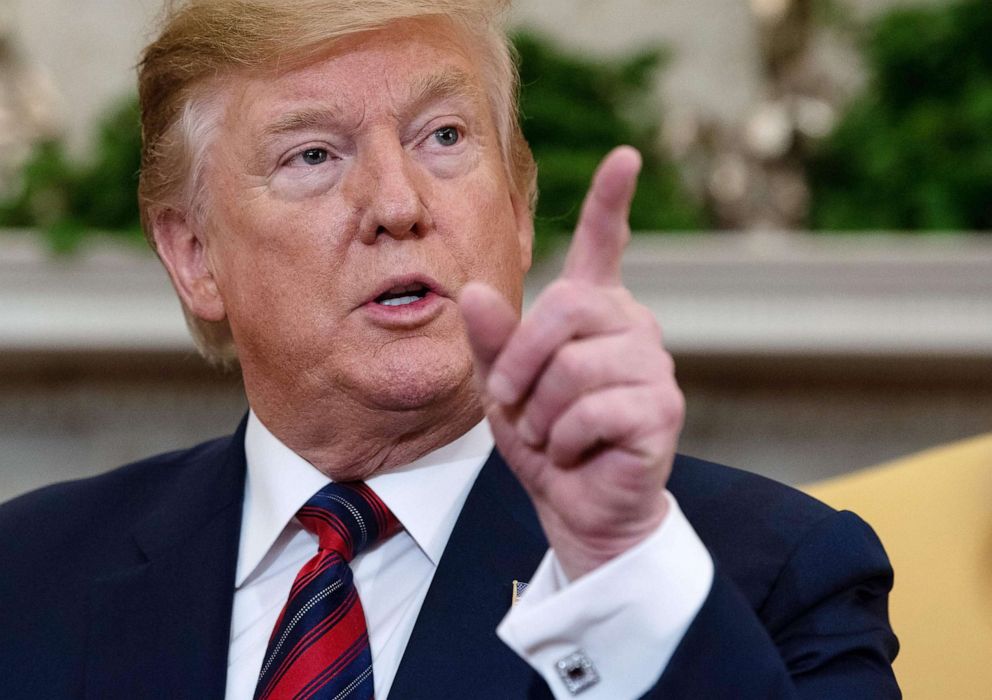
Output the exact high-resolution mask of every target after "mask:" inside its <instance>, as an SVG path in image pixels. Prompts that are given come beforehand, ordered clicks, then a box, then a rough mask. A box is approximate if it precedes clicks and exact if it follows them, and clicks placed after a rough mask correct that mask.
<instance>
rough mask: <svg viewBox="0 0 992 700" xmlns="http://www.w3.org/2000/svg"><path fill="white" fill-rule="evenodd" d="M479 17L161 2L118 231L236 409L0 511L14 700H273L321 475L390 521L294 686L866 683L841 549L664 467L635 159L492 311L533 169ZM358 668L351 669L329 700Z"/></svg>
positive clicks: (417, 4)
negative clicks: (556, 258)
mask: <svg viewBox="0 0 992 700" xmlns="http://www.w3.org/2000/svg"><path fill="white" fill-rule="evenodd" d="M501 5H502V3H500V2H495V1H488V2H487V1H485V0H475V1H474V2H451V1H450V0H367V1H366V2H360V3H355V2H333V1H331V0H307V1H302V2H301V1H297V2H285V1H282V2H280V1H278V0H253V1H252V2H244V1H243V0H211V1H207V0H200V1H196V0H193V1H191V2H187V3H184V4H183V5H181V6H179V7H177V8H173V9H172V11H171V13H170V14H169V15H168V17H167V18H166V21H165V27H164V30H163V32H162V34H161V35H160V37H159V38H158V39H157V40H156V42H155V43H153V44H152V45H151V46H150V47H149V48H148V49H147V50H146V52H145V56H144V59H143V62H142V65H141V75H140V87H141V102H142V119H143V127H144V161H143V170H142V181H141V199H142V211H143V218H144V222H145V227H146V231H147V232H148V233H149V236H150V239H151V241H152V244H153V246H154V247H155V249H156V251H157V252H158V254H159V256H160V258H161V259H162V262H163V263H164V265H165V267H166V268H167V270H168V272H169V274H170V276H171V278H172V281H173V283H174V286H175V288H176V291H177V293H178V295H179V298H180V300H181V301H182V304H183V308H184V310H185V312H186V314H187V318H188V319H189V321H190V324H191V327H192V329H193V332H194V335H195V336H196V338H197V340H198V342H199V344H200V346H201V348H202V349H203V350H204V352H205V354H207V355H208V357H211V358H213V359H215V360H230V359H232V358H233V357H236V359H237V362H238V364H239V365H240V368H241V372H242V374H243V376H244V384H245V391H246V394H247V397H248V402H249V405H250V407H251V412H250V414H249V416H248V418H247V419H246V421H245V422H244V423H243V424H242V426H241V427H240V428H239V430H238V432H236V433H235V435H234V436H232V437H230V438H227V439H224V440H220V441H215V442H213V443H207V444H206V445H203V446H200V447H198V448H194V449H193V450H191V451H186V452H180V453H175V454H171V455H164V456H160V457H156V458H152V459H150V460H147V461H146V462H144V463H139V464H137V465H131V466H129V467H126V468H124V469H123V470H119V471H117V472H113V473H111V474H109V475H106V476H103V477H98V478H97V479H95V480H90V481H87V482H81V483H77V484H69V485H61V486H56V487H53V488H50V489H47V490H44V491H42V492H39V493H36V494H32V495H28V496H26V497H24V498H21V499H19V500H18V501H15V502H13V503H11V504H8V505H7V506H6V507H5V509H4V510H3V512H2V513H0V531H2V532H3V533H4V549H5V551H4V561H5V575H4V583H3V584H2V586H3V588H2V589H0V600H3V605H4V606H5V610H4V616H5V625H4V627H5V629H4V637H3V640H2V647H0V650H2V654H0V658H2V659H4V664H5V665H6V669H5V671H6V672H5V674H4V676H5V678H8V679H16V681H15V682H14V683H8V686H9V687H8V691H9V692H12V693H13V696H14V697H46V698H59V697H99V698H108V697H196V698H201V697H216V698H220V697H227V698H246V697H251V696H252V695H253V693H255V694H256V695H255V696H256V697H289V696H291V695H294V694H296V693H297V690H293V691H292V692H286V693H285V694H280V693H281V692H282V691H280V690H279V683H280V682H281V680H280V679H281V678H282V676H280V677H279V678H276V679H275V680H271V679H270V678H269V675H270V673H269V668H270V666H271V665H272V664H273V663H274V661H273V660H274V659H276V661H275V664H276V665H277V666H279V667H280V668H283V666H282V664H283V663H284V662H283V661H282V660H281V659H282V657H281V656H280V654H281V653H283V646H284V642H285V640H286V639H289V638H290V636H289V635H291V634H295V633H297V632H299V628H300V627H302V626H303V623H302V622H299V621H300V620H302V619H303V618H304V617H305V616H306V615H307V614H309V612H310V611H311V610H312V609H313V606H315V605H318V604H319V603H320V600H318V599H319V598H321V597H322V596H324V595H325V594H328V591H331V590H332V589H334V590H337V587H339V586H342V585H345V586H350V584H347V583H346V584H341V583H340V581H336V582H335V583H333V584H330V585H329V586H328V588H327V589H325V590H324V591H322V592H321V593H320V595H317V596H315V597H314V598H313V599H311V600H309V601H308V602H307V603H306V604H305V605H303V606H302V607H299V608H298V610H297V612H295V613H294V612H293V611H294V607H293V606H294V605H295V604H296V602H297V601H298V593H299V591H300V590H304V589H305V586H306V585H309V583H310V582H311V581H313V580H315V577H318V576H322V575H323V574H324V572H325V570H326V569H325V568H322V567H324V564H321V563H320V562H321V561H323V560H319V556H321V555H319V554H318V558H314V559H311V557H312V556H313V555H314V550H315V549H318V546H319V549H320V551H326V550H327V548H326V546H325V543H324V539H323V535H320V536H319V537H318V536H317V535H316V534H311V531H310V530H309V529H306V530H305V529H304V528H303V527H302V526H301V524H302V523H306V522H308V521H310V520H314V519H318V520H319V518H320V517H322V516H319V515H315V514H316V513H317V511H318V510H319V509H318V508H317V507H316V506H315V505H314V503H316V501H315V500H314V499H315V498H317V496H314V494H315V492H318V496H320V495H321V494H324V493H326V492H325V490H324V488H323V487H325V485H326V484H327V482H328V481H331V480H333V481H334V482H359V481H363V482H365V484H366V485H365V486H357V485H356V486H355V487H354V488H355V489H358V490H361V491H362V492H363V493H366V494H368V493H374V494H375V495H372V496H369V499H371V500H370V502H372V503H373V507H374V508H378V509H379V510H377V511H376V512H377V513H379V515H380V516H382V518H381V520H380V519H379V517H378V516H377V518H376V519H377V521H378V522H379V525H380V527H379V529H384V530H389V529H391V528H390V526H388V525H387V518H386V515H385V512H386V511H385V509H386V508H387V507H388V509H389V510H391V511H392V513H393V514H395V516H396V518H397V519H398V522H399V526H398V527H399V528H400V530H401V531H400V532H399V533H398V534H396V535H393V536H392V537H390V538H388V539H386V540H385V541H384V542H381V543H379V544H377V545H373V546H371V547H370V548H369V549H368V550H367V551H365V552H363V553H362V554H359V555H358V556H357V557H355V558H354V560H353V561H351V564H350V567H349V566H347V565H345V566H344V567H343V568H342V569H341V570H342V571H343V572H345V573H343V574H342V576H350V574H349V573H347V572H351V571H353V572H354V579H355V583H356V586H357V591H356V592H357V597H358V598H360V600H361V608H359V611H362V610H364V613H363V614H360V615H359V618H363V619H362V620H361V622H367V630H368V634H367V642H368V644H369V645H370V649H367V648H366V641H365V640H366V636H365V630H366V627H365V625H364V624H358V625H357V626H355V627H354V629H352V630H351V631H352V634H353V637H349V640H351V641H349V642H348V643H347V644H345V647H346V648H345V649H343V650H342V651H341V652H340V653H342V654H344V656H341V657H340V658H342V659H344V658H345V657H347V660H348V661H347V663H345V661H341V662H340V664H339V663H338V658H339V657H338V656H335V655H333V654H332V655H330V656H329V659H328V660H327V661H326V665H327V668H328V669H331V670H330V671H328V673H327V674H324V675H321V674H323V671H324V670H326V669H323V664H322V665H321V669H318V670H319V671H320V673H317V674H316V675H315V676H313V677H309V676H307V677H304V676H303V675H301V674H299V673H296V671H297V670H298V667H296V666H294V665H293V664H295V663H296V656H294V654H296V650H297V647H296V646H295V645H290V646H293V650H294V651H293V653H291V654H290V657H292V658H290V659H289V660H288V661H285V664H286V666H285V668H288V669H290V671H289V673H288V675H289V676H293V677H294V679H295V680H296V681H299V685H298V686H295V688H297V689H299V690H298V692H299V694H298V695H296V696H298V697H345V696H350V697H368V696H369V694H370V693H371V691H372V688H373V686H374V689H375V692H376V694H377V695H379V696H380V697H384V696H386V695H387V694H389V695H390V696H391V697H397V698H411V697H424V698H427V697H431V698H433V697H473V698H516V697H549V696H551V695H554V696H555V697H559V698H561V697H570V696H571V695H572V694H576V693H581V694H582V696H583V697H585V698H625V697H631V698H633V697H638V696H641V695H643V694H653V695H654V696H657V697H694V698H695V697H705V698H711V697H713V698H718V697H745V698H759V697H761V698H764V697H796V696H801V697H811V698H812V697H815V698H824V697H838V698H840V697H843V698H851V697H873V698H877V697H895V696H897V695H898V689H897V688H896V686H895V683H894V680H893V678H892V675H891V671H890V668H889V663H890V661H891V658H892V656H893V655H894V653H895V640H894V637H893V636H892V634H891V631H890V630H889V627H888V623H887V617H886V608H885V601H886V595H887V591H888V588H889V586H890V584H891V573H890V571H889V568H888V563H887V561H886V559H885V555H884V553H883V552H882V550H881V547H880V545H879V544H878V542H877V540H876V539H875V538H874V536H873V534H872V533H871V531H870V530H869V529H868V528H867V527H866V526H864V524H863V523H861V522H860V521H859V520H857V519H856V518H854V517H853V516H850V515H849V514H848V515H845V514H837V513H835V512H833V511H831V510H829V509H827V508H826V507H825V506H821V505H819V504H817V503H815V502H812V501H810V500H808V499H805V497H803V496H800V495H798V494H796V493H795V492H793V491H791V490H788V489H785V488H784V487H779V486H776V485H773V484H770V483H768V482H766V481H764V480H760V479H758V478H756V477H751V476H747V475H744V474H742V473H739V472H735V471H732V470H729V469H726V468H722V467H717V466H715V465H708V464H705V463H701V462H697V461H693V460H689V459H686V458H682V457H679V458H676V457H675V447H676V440H677V436H678V432H679V429H680V426H681V422H682V414H683V408H682V397H681V394H680V393H679V390H678V387H677V385H676V383H675V380H674V376H673V370H672V364H671V360H670V358H669V357H668V355H667V354H666V353H665V352H664V349H663V347H662V344H661V339H660V333H659V331H658V328H657V326H656V325H655V323H654V320H653V319H652V317H651V315H650V313H649V312H648V311H647V310H645V309H644V308H643V307H641V306H640V305H638V304H637V303H636V301H635V300H634V299H633V298H632V297H631V296H630V294H629V293H627V292H626V291H625V290H624V289H623V287H622V286H621V283H620V279H619V274H618V270H619V264H620V257H621V253H622V249H623V247H624V243H625V241H626V239H627V237H628V235H629V231H628V227H627V223H626V215H627V209H628V206H629V202H630V198H631V196H632V193H633V190H634V184H635V179H636V174H637V170H638V168H639V157H638V155H637V154H636V152H634V151H633V150H632V149H629V148H620V149H617V150H616V151H614V152H613V153H612V154H610V155H609V156H608V157H607V158H606V160H605V161H604V163H603V164H602V166H601V167H600V169H599V171H598V172H597V174H596V176H595V178H594V181H593V184H592V187H591V190H590V193H589V195H588V198H587V201H586V203H585V205H584V208H583V212H582V217H581V222H580V224H579V226H578V228H577V230H576V232H575V236H574V239H573V241H572V244H571V248H570V251H569V256H568V261H567V264H566V267H565V271H564V273H563V275H562V277H561V278H560V279H559V280H558V281H557V282H555V283H554V284H553V285H551V287H549V288H548V289H547V290H546V291H545V292H544V294H543V295H542V296H541V297H540V299H538V300H537V301H536V302H535V304H534V305H533V308H532V309H531V310H530V311H529V313H528V314H527V315H526V316H525V317H524V318H523V319H522V320H521V319H520V318H519V309H520V305H521V297H522V279H523V276H524V273H525V272H526V270H527V268H528V267H529V265H530V257H531V238H532V233H533V231H532V222H531V216H532V203H533V198H534V168H533V162H532V159H531V156H530V154H529V151H528V149H527V147H526V144H525V143H524V142H523V139H522V137H521V135H520V132H519V128H518V126H517V124H516V116H515V104H514V91H515V86H514V78H513V66H512V61H511V60H510V54H509V51H508V49H507V46H506V43H505V37H504V34H503V31H502V29H501V27H500V25H499V22H498V20H499V11H500V9H501ZM483 417H485V421H482V419H483ZM480 421H482V422H480ZM493 439H495V451H494V452H493V454H492V456H489V452H490V450H491V448H492V446H493ZM673 464H674V467H673ZM366 487H367V488H368V489H371V491H370V492H369V491H367V490H366ZM334 498H338V496H334ZM328 499H330V497H328ZM376 499H381V503H379V501H377V500H376ZM304 504H306V505H305V506H304ZM366 505H367V503H366ZM301 506H303V508H302V509H301ZM297 511H299V514H298V516H297V517H296V518H294V514H297ZM321 512H322V511H321ZM683 513H684V514H683ZM687 516H688V517H687ZM333 517H334V518H336V517H337V516H333ZM358 520H359V522H361V519H360V518H359V519H358ZM335 522H337V521H335ZM690 523H691V524H690ZM308 527H309V526H308ZM367 534H368V533H367V532H366V531H365V530H363V531H362V533H361V538H362V540H363V541H364V540H365V539H366V535H367ZM318 541H319V545H318ZM711 553H712V554H711ZM350 554H351V553H349V554H348V555H342V556H343V557H344V558H345V559H347V558H348V557H349V556H350ZM308 560H309V561H308ZM314 562H317V563H316V564H315V563H314ZM538 564H540V566H539V567H538ZM334 566H335V567H337V566H339V563H337V562H336V563H335V564H334ZM301 567H302V568H301ZM535 568H537V571H536V572H535ZM8 572H9V575H8ZM297 572H300V573H299V575H298V574H297ZM515 579H522V580H527V579H529V582H530V586H529V588H527V590H526V592H524V593H523V595H522V597H521V599H520V602H519V604H518V605H516V606H515V607H513V608H512V610H511V609H510V605H511V597H512V596H511V594H514V595H515V594H517V593H519V591H520V587H519V586H517V585H516V584H514V583H513V582H514V580H515ZM341 580H344V579H341ZM287 596H288V598H289V600H288V602H287ZM284 604H285V605H286V608H285V612H281V611H282V610H283V605H284ZM353 605H354V600H352V601H351V602H350V603H349V606H353ZM342 609H344V608H342ZM354 609H355V608H354V607H348V608H347V610H348V611H353V610H354ZM343 614H344V613H342V615H343ZM349 614H350V612H349ZM331 617H333V615H331ZM327 619H330V618H327ZM349 619H350V618H349ZM7 620H9V622H7ZM317 622H318V624H317V626H316V628H315V629H314V631H312V632H311V631H309V630H308V631H306V633H305V634H304V642H306V643H309V642H308V641H307V640H310V641H313V640H318V641H319V640H322V639H324V638H325V637H324V635H325V634H326V635H334V634H335V630H334V625H331V624H330V623H327V621H326V619H325V618H321V619H320V620H318V621H317ZM349 624H351V623H349ZM497 626H499V631H498V634H499V636H498V637H497V629H496V628H497ZM317 628H319V629H317ZM349 629H351V628H349ZM355 640H357V641H355ZM501 640H502V641H501ZM304 642H301V643H300V644H301V646H300V648H301V649H302V651H300V653H301V654H302V653H304V652H306V651H307V649H309V647H307V646H306V644H305V643H304ZM352 652H353V655H352V656H348V654H352ZM337 653H338V652H335V654H337ZM360 654H368V655H369V657H370V658H371V661H372V665H373V668H374V672H373V670H371V669H369V668H362V669H360V670H361V672H360V673H358V674H356V676H355V677H354V678H353V679H352V680H350V681H347V682H344V681H342V683H341V685H339V686H334V687H336V688H341V689H342V690H340V692H339V691H338V690H335V691H333V692H330V691H327V690H326V688H330V687H332V685H333V684H334V683H337V682H338V681H339V680H340V678H341V677H339V676H337V675H335V674H337V673H338V671H339V670H340V668H343V667H345V666H347V665H348V664H350V663H351V660H352V658H353V656H355V655H360ZM363 658H364V657H363ZM349 668H350V666H349ZM346 670H347V669H346ZM260 671H261V680H258V679H259V674H260ZM342 673H344V672H342ZM278 675H279V674H277V676H278ZM331 676H334V678H331ZM342 677H344V676H342ZM325 683H327V684H328V685H326V686H325V685H324V684H325ZM273 688H275V690H273ZM352 691H354V692H352ZM270 693H271V694H270ZM349 693H352V694H351V695H349Z"/></svg>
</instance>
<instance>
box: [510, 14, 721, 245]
mask: <svg viewBox="0 0 992 700" xmlns="http://www.w3.org/2000/svg"><path fill="white" fill-rule="evenodd" d="M515 44H516V46H517V50H518V51H519V53H520V78H521V86H522V88H521V96H520V108H521V115H522V124H523V130H524V134H525V135H526V137H527V140H528V141H529V142H530V144H531V148H532V149H533V150H534V156H535V158H536V159H537V164H538V189H539V191H540V200H539V203H538V210H537V217H536V220H535V228H536V231H537V241H538V245H539V247H540V246H546V245H547V244H548V242H549V241H550V240H551V239H553V238H554V236H555V235H556V234H559V233H565V232H569V231H571V230H572V229H573V228H574V226H575V223H576V221H577V219H578V214H579V208H580V206H581V202H582V198H583V196H584V195H585V192H586V189H587V188H588V187H589V181H590V179H591V177H592V173H593V171H594V170H595V168H596V165H597V164H598V163H599V161H600V159H602V157H603V156H604V155H606V153H607V152H608V151H609V150H610V149H611V148H613V147H614V146H616V145H618V144H621V143H628V144H630V145H632V146H636V147H637V148H638V149H640V151H641V153H642V154H643V156H644V168H643V171H642V173H641V178H640V181H639V186H638V192H637V196H636V197H635V198H634V204H633V207H632V209H631V215H630V223H631V227H632V228H633V229H634V230H645V231H658V230H692V229H697V228H699V227H701V226H702V225H704V218H703V213H702V210H701V209H700V207H699V205H698V204H697V203H696V202H694V201H693V200H692V198H691V197H690V196H689V195H688V194H687V193H686V192H685V190H684V188H683V186H682V183H681V181H680V179H679V175H678V172H677V170H676V168H675V166H674V165H673V164H672V163H671V162H670V161H668V160H666V159H665V158H664V157H662V155H661V154H660V153H659V152H658V149H657V146H656V144H657V143H658V128H659V126H660V123H661V118H660V115H658V114H657V110H656V109H655V108H654V106H653V105H652V100H651V93H652V86H653V78H654V77H655V75H656V72H657V70H658V69H659V68H660V67H661V64H662V63H663V60H664V55H663V54H662V52H661V51H659V50H657V49H655V50H649V51H644V52H641V53H638V54H636V55H634V56H631V57H629V58H626V59H623V60H619V61H611V62H594V61H590V60H588V59H585V58H580V57H578V56H576V55H572V54H569V53H567V52H564V51H562V50H560V49H558V48H557V47H555V46H554V45H552V44H551V43H549V42H548V41H547V40H546V39H543V38H540V37H537V36H536V35H533V34H529V33H521V34H518V35H517V36H516V38H515Z"/></svg>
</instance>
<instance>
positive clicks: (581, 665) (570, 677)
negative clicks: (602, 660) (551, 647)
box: [555, 649, 599, 695]
mask: <svg viewBox="0 0 992 700" xmlns="http://www.w3.org/2000/svg"><path fill="white" fill-rule="evenodd" d="M555 670H556V671H558V677H559V678H561V680H562V682H563V683H564V684H565V687H566V688H568V692H570V693H571V694H572V695H578V694H579V693H581V692H582V691H583V690H585V689H587V688H591V687H592V686H594V685H596V684H597V683H599V674H598V673H596V667H595V666H593V665H592V661H590V660H589V657H588V656H586V655H585V652H584V651H582V650H581V649H576V650H575V651H573V652H572V653H571V654H569V655H568V656H566V657H565V658H563V659H560V660H559V661H558V662H557V663H556V664H555Z"/></svg>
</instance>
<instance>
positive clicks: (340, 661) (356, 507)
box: [255, 482, 399, 700]
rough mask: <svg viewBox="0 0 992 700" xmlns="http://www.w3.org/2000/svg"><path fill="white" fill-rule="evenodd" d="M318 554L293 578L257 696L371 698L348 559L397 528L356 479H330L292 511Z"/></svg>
mask: <svg viewBox="0 0 992 700" xmlns="http://www.w3.org/2000/svg"><path fill="white" fill-rule="evenodd" d="M296 517H297V519H298V520H299V521H300V523H302V524H303V527H304V528H306V529H307V531H309V532H311V533H313V534H315V535H317V538H318V539H319V541H320V543H319V548H318V550H317V554H316V555H315V556H314V557H313V559H311V560H310V561H308V562H307V563H306V564H304V565H303V568H302V569H300V573H298V574H297V575H296V581H294V582H293V588H292V589H291V590H290V592H289V600H287V601H286V607H284V608H283V610H282V613H281V614H280V615H279V619H278V621H277V622H276V626H275V629H274V630H273V631H272V637H271V638H270V639H269V646H268V649H266V652H265V660H264V662H263V663H262V671H261V673H260V674H259V677H258V685H257V686H256V688H255V700H288V699H289V698H294V699H295V700H332V699H333V700H344V698H348V700H359V699H362V700H367V699H369V698H372V696H373V690H374V686H373V683H372V653H371V651H370V650H369V636H368V629H367V627H366V625H365V612H364V610H362V602H361V601H360V600H359V599H358V591H357V590H356V589H355V584H354V581H353V579H352V574H351V567H350V566H348V562H350V561H351V560H352V559H353V558H354V557H355V556H356V555H357V554H358V553H359V552H361V551H363V550H364V549H366V548H367V547H371V546H372V544H374V543H375V542H376V541H378V540H382V539H385V538H387V537H389V536H390V535H392V534H394V533H395V532H396V531H397V530H399V523H398V522H397V520H396V517H395V516H394V515H393V514H392V513H391V512H390V511H389V509H388V508H387V507H386V505H385V504H384V503H383V502H382V501H381V500H380V499H379V497H378V496H376V494H375V493H374V492H373V491H372V490H371V489H370V488H369V487H368V486H366V485H365V484H363V483H361V482H351V483H340V484H328V485H327V486H325V487H324V488H322V489H321V490H320V491H318V492H317V493H316V494H315V495H314V497H313V498H311V499H310V500H309V501H307V503H306V505H304V506H303V508H301V509H300V511H299V512H298V513H297V514H296Z"/></svg>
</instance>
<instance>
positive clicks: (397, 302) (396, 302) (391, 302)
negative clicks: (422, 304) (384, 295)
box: [379, 296, 420, 306]
mask: <svg viewBox="0 0 992 700" xmlns="http://www.w3.org/2000/svg"><path fill="white" fill-rule="evenodd" d="M415 301H420V297H418V296H407V297H394V298H392V299H383V300H382V301H380V302H379V303H380V304H382V305H383V306H406V305H407V304H412V303H413V302H415Z"/></svg>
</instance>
